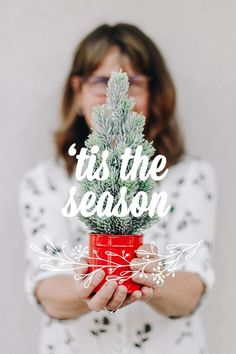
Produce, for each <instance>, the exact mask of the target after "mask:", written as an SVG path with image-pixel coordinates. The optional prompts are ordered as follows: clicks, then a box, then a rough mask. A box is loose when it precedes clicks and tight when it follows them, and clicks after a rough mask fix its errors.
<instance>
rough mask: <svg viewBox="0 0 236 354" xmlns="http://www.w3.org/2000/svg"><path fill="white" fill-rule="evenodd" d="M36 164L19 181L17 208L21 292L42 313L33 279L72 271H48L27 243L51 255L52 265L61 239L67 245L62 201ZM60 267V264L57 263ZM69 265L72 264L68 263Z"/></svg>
mask: <svg viewBox="0 0 236 354" xmlns="http://www.w3.org/2000/svg"><path fill="white" fill-rule="evenodd" d="M55 182H56V181H54V179H53V178H50V176H48V175H47V174H46V173H45V171H44V169H43V168H42V166H41V165H40V164H39V165H37V166H36V167H34V168H33V169H32V170H30V171H29V172H28V173H26V174H25V175H24V176H23V177H22V178H21V181H20V183H19V211H20V218H21V224H22V229H23V233H24V241H25V242H24V243H25V260H26V262H25V263H26V264H25V267H26V271H25V282H24V287H25V292H26V294H27V297H28V299H29V301H30V303H31V305H32V306H33V307H34V308H35V309H37V310H39V312H40V313H42V312H43V313H45V310H44V308H43V306H42V305H41V304H40V303H39V302H38V301H37V298H36V296H35V294H34V291H35V288H36V286H37V283H38V282H39V281H40V280H42V279H45V278H49V277H52V276H56V275H59V274H61V273H60V272H62V274H71V275H72V274H74V272H73V271H72V270H65V269H63V270H61V271H60V269H59V271H51V270H47V269H42V268H41V265H42V263H43V261H42V259H41V258H40V253H38V252H37V251H35V250H34V249H33V248H32V247H31V246H32V245H34V246H36V247H37V248H38V249H40V250H42V251H43V252H46V253H47V254H51V255H52V256H55V257H54V258H55V259H54V260H53V265H54V266H55V267H56V266H57V265H59V263H60V261H59V259H60V254H61V252H62V243H63V242H64V241H66V242H67V245H68V248H69V249H71V244H70V234H69V230H68V226H67V224H66V222H65V220H64V217H63V216H62V214H61V213H60V210H61V207H62V201H61V200H60V197H59V193H58V186H57V185H56V183H55ZM45 235H48V236H49V237H50V240H51V241H52V242H53V247H52V246H51V245H49V243H48V241H47V240H46V238H45ZM59 268H60V267H59ZM72 269H73V267H72Z"/></svg>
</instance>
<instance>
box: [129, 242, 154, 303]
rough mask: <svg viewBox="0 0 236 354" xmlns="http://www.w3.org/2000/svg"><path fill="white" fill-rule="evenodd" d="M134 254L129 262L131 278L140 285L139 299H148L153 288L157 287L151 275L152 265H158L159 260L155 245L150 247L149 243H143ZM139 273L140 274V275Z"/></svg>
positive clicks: (152, 292) (151, 295)
mask: <svg viewBox="0 0 236 354" xmlns="http://www.w3.org/2000/svg"><path fill="white" fill-rule="evenodd" d="M139 251H141V252H139ZM143 251H144V252H145V251H146V252H147V253H146V255H145V254H144V253H142V252H143ZM136 256H137V257H136V258H133V259H132V261H131V262H130V268H131V270H133V271H134V274H133V275H132V280H133V281H134V282H136V283H138V284H140V285H142V288H141V292H142V294H143V296H142V297H141V298H140V299H139V300H144V301H148V300H150V299H151V298H152V297H153V295H154V288H156V287H157V284H156V281H155V280H154V275H153V267H155V268H156V267H157V266H158V260H159V257H158V254H157V247H156V246H155V245H154V247H153V249H152V247H151V244H150V243H146V244H143V245H141V246H140V247H139V248H138V249H137V250H136ZM144 257H145V258H146V259H144ZM141 270H142V271H141ZM136 271H137V272H136ZM140 271H141V272H140ZM142 273H143V274H142ZM141 274H142V276H141V277H140V275H141ZM155 291H156V290H155Z"/></svg>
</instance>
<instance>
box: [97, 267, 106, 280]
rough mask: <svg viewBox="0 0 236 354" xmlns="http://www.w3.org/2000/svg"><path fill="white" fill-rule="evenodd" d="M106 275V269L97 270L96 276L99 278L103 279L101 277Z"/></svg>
mask: <svg viewBox="0 0 236 354" xmlns="http://www.w3.org/2000/svg"><path fill="white" fill-rule="evenodd" d="M104 275H105V272H104V270H102V269H100V270H99V271H98V272H97V274H96V278H97V279H98V280H101V279H102V278H103V277H104Z"/></svg>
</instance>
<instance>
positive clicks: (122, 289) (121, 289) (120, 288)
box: [119, 286, 127, 294]
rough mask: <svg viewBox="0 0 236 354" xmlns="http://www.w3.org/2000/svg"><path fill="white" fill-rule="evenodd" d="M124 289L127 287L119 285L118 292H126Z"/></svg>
mask: <svg viewBox="0 0 236 354" xmlns="http://www.w3.org/2000/svg"><path fill="white" fill-rule="evenodd" d="M126 291H127V288H126V287H124V286H122V287H119V293H120V294H124V293H126Z"/></svg>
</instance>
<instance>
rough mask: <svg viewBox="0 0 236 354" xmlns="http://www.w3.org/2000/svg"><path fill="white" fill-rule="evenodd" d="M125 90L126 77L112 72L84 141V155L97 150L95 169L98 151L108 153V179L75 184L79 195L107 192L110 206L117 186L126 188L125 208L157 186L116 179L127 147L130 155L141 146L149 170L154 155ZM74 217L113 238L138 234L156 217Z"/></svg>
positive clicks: (149, 181) (140, 116) (99, 158)
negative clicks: (109, 194) (138, 195)
mask: <svg viewBox="0 0 236 354" xmlns="http://www.w3.org/2000/svg"><path fill="white" fill-rule="evenodd" d="M128 89H129V81H128V75H127V74H126V73H125V72H122V71H120V72H112V74H111V77H110V79H109V81H108V88H107V100H106V103H105V104H103V105H97V106H95V107H94V108H93V111H92V120H93V129H92V133H91V134H89V136H88V138H87V140H86V141H85V147H86V148H87V154H88V155H90V154H91V149H92V147H93V146H94V145H97V146H98V147H99V152H98V153H97V160H96V163H95V166H94V168H95V169H96V168H98V167H99V165H100V164H101V161H102V152H103V151H104V150H108V151H109V155H108V158H107V164H108V167H109V171H110V174H109V177H108V178H107V179H106V180H91V181H90V180H88V179H87V178H85V179H83V180H81V181H80V182H79V184H80V185H79V189H80V192H81V193H82V194H83V193H86V192H88V191H93V192H94V193H96V195H97V197H99V196H100V195H101V194H102V193H103V192H106V191H109V192H110V193H111V194H112V196H113V197H114V205H115V204H116V203H117V201H118V199H119V196H120V189H121V187H127V194H126V202H127V205H129V204H130V202H131V201H132V199H133V197H134V196H135V195H136V194H137V192H139V191H143V192H146V194H147V196H148V202H149V201H150V198H151V195H152V191H153V189H154V187H155V184H156V183H157V182H156V181H154V180H153V179H152V178H150V177H149V178H148V179H146V180H144V181H143V180H141V179H139V178H137V179H136V180H131V179H127V180H124V181H123V180H122V179H121V178H120V168H121V155H122V154H123V153H124V151H125V149H126V148H127V147H129V148H130V149H131V152H132V154H134V153H135V151H136V148H137V146H139V145H141V146H142V155H146V156H148V157H149V165H148V168H150V163H151V162H150V159H151V157H152V156H153V155H154V153H155V148H154V147H153V143H152V142H149V141H147V140H146V139H145V137H144V134H143V129H144V124H145V117H144V115H143V114H141V113H137V112H134V111H133V108H134V105H135V100H134V98H132V97H128ZM131 167H132V162H131V161H129V163H128V167H127V173H128V171H129V170H130V168H131ZM138 171H139V170H138ZM80 197H81V196H79V198H80ZM78 218H79V219H80V220H81V221H83V222H84V223H85V224H86V225H87V226H88V227H89V229H90V230H91V231H92V232H94V233H100V234H101V233H103V234H104V233H105V234H114V235H131V234H135V233H137V232H141V231H142V230H144V229H145V228H148V227H150V226H151V225H152V224H153V223H154V222H156V221H157V220H158V217H157V215H154V216H153V217H150V216H149V214H148V212H147V211H145V212H144V213H143V214H142V215H140V216H139V217H135V216H133V215H132V214H131V213H129V214H128V215H127V216H124V217H118V216H110V217H107V216H102V217H99V216H98V215H96V214H95V215H92V216H90V217H84V216H82V215H81V214H80V213H79V214H78Z"/></svg>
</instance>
